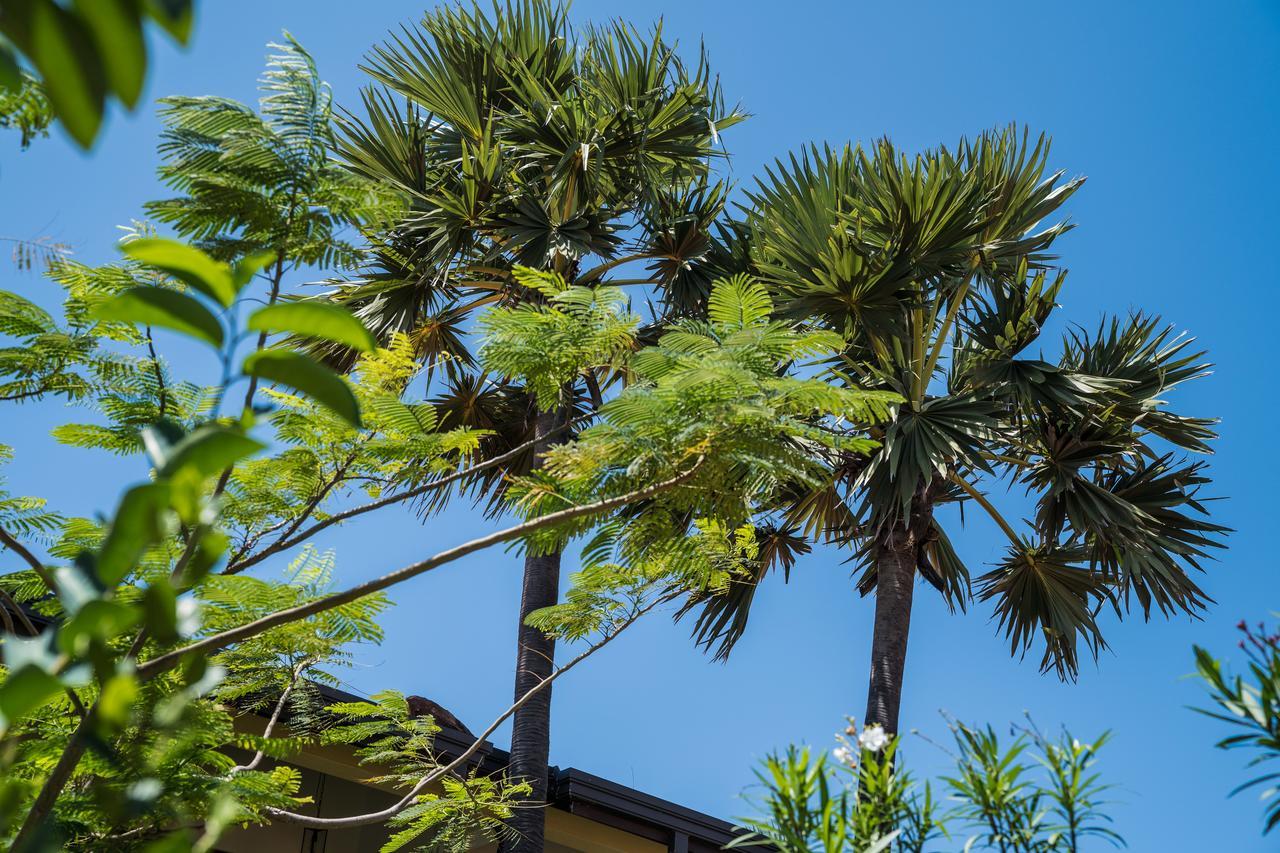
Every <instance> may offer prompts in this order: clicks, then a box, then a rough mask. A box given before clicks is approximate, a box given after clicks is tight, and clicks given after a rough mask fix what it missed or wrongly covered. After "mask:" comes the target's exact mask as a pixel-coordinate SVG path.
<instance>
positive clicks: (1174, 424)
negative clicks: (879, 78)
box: [691, 128, 1225, 732]
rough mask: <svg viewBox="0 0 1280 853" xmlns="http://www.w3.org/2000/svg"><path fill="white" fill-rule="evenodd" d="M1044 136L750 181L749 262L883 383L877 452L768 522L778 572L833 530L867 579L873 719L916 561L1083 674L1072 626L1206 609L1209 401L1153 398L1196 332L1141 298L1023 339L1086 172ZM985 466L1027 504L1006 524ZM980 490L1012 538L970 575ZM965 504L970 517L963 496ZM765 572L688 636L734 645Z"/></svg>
mask: <svg viewBox="0 0 1280 853" xmlns="http://www.w3.org/2000/svg"><path fill="white" fill-rule="evenodd" d="M1047 160H1048V142H1047V140H1046V139H1044V138H1043V137H1041V138H1040V139H1038V140H1035V141H1031V140H1030V139H1029V138H1028V136H1027V134H1026V133H1025V132H1023V133H1021V134H1019V133H1018V131H1017V130H1016V129H1015V128H1008V129H1005V130H1002V131H993V132H988V133H985V134H983V135H981V136H980V137H978V138H977V139H976V140H973V141H962V142H961V143H960V145H959V146H958V147H957V149H956V150H955V151H954V152H953V151H949V150H947V149H946V148H939V149H937V150H935V151H929V152H927V153H925V154H922V155H919V156H916V157H907V156H905V155H904V154H902V153H900V152H899V151H898V150H897V149H895V148H894V146H893V145H892V144H891V143H890V142H888V141H882V142H879V143H878V144H876V145H875V146H874V147H873V148H872V149H871V150H870V151H864V150H862V149H861V148H849V147H846V148H843V149H840V150H832V149H821V150H820V149H817V148H814V149H811V150H808V151H806V152H804V153H802V154H800V155H798V156H792V157H791V158H790V159H789V160H788V161H787V162H779V163H777V165H776V166H775V167H774V168H773V169H771V170H770V171H769V172H768V174H767V176H766V177H765V178H764V179H762V180H761V181H760V182H759V185H758V187H757V189H756V190H755V191H754V192H753V193H750V200H751V209H750V211H749V216H748V220H749V226H750V228H749V231H750V235H751V240H752V252H753V254H752V259H753V262H754V264H755V267H756V269H757V272H758V274H759V276H760V277H761V278H762V280H763V281H764V282H765V283H766V284H767V285H768V286H769V287H770V289H771V291H772V293H773V295H774V298H775V300H776V302H777V304H778V306H779V310H780V312H781V313H783V314H784V315H786V316H789V317H792V318H805V319H807V320H811V321H813V322H816V323H818V324H820V325H821V326H823V327H826V328H829V329H832V330H835V331H838V332H840V333H841V334H842V335H844V336H845V339H846V341H847V347H846V349H845V351H844V353H843V354H842V355H841V357H840V358H839V359H838V360H835V361H833V362H832V363H830V364H829V365H828V375H829V376H830V378H831V380H832V381H833V382H837V383H840V384H842V385H848V386H852V387H858V388H867V389H882V390H891V391H895V392H897V393H898V394H901V395H902V397H903V398H905V400H906V402H905V403H904V404H902V405H901V406H900V407H899V408H898V409H897V412H896V414H895V416H894V417H893V418H892V419H891V420H890V421H889V422H887V423H884V424H880V425H878V426H877V428H876V429H874V430H873V435H874V436H875V437H877V438H879V439H880V440H881V442H882V446H881V448H880V449H879V450H878V451H876V452H875V453H873V454H872V455H871V456H870V457H869V458H866V457H863V458H851V459H849V460H848V461H847V462H846V463H845V464H843V465H839V466H837V469H836V472H835V475H834V476H833V477H832V478H831V481H830V482H829V483H828V484H827V485H826V486H825V487H824V488H822V489H819V490H812V491H807V492H805V493H802V494H796V495H795V496H794V497H793V499H792V503H791V507H790V509H789V510H788V511H787V512H786V513H785V514H784V516H783V518H782V523H781V524H780V526H779V529H778V530H776V531H772V532H771V536H772V537H773V538H774V539H775V540H776V541H777V543H778V547H777V548H776V549H775V554H776V562H777V563H779V564H781V565H782V566H783V567H784V568H786V569H789V568H790V565H791V562H793V561H794V559H795V557H796V555H797V554H798V553H803V552H804V551H805V550H807V548H808V541H807V539H811V538H820V539H826V540H828V541H835V542H837V543H839V544H841V545H844V546H847V547H849V548H851V549H852V550H853V553H854V554H855V555H856V558H857V560H858V561H859V564H860V574H859V575H858V577H857V586H858V589H859V591H860V592H861V593H862V594H863V595H867V594H870V593H872V592H874V593H875V595H876V608H875V626H874V637H873V643H872V651H871V677H870V686H869V691H868V698H867V712H866V722H867V723H868V724H872V723H879V724H881V725H883V726H884V727H885V728H886V729H887V730H889V731H890V732H896V731H898V728H899V725H898V715H899V706H900V704H901V694H902V680H903V671H904V666H905V660H906V650H907V636H908V629H909V627H910V621H911V608H912V598H913V594H914V586H915V580H916V577H917V575H918V576H919V577H921V578H923V579H924V580H925V581H926V582H927V583H929V584H930V585H931V586H933V587H934V588H935V589H936V590H937V591H938V592H939V593H940V594H941V595H942V596H943V598H944V599H945V600H946V602H947V603H948V605H949V606H951V607H952V608H955V607H959V608H962V609H963V608H965V607H966V605H967V604H968V603H969V601H970V600H971V598H972V597H973V596H974V595H976V597H977V598H978V599H979V600H981V601H991V602H993V605H994V608H995V614H996V616H997V617H998V620H999V624H1000V627H1001V629H1002V630H1003V632H1004V635H1005V637H1006V639H1007V640H1008V641H1009V643H1010V646H1011V650H1012V652H1013V653H1014V654H1020V653H1021V654H1025V652H1026V651H1027V650H1028V649H1029V648H1030V647H1031V645H1032V644H1033V643H1035V642H1036V641H1037V639H1039V640H1040V641H1042V642H1043V644H1044V654H1043V658H1042V661H1041V665H1042V668H1043V669H1046V670H1047V669H1050V668H1052V669H1054V670H1056V672H1057V673H1058V675H1059V676H1060V677H1064V678H1074V677H1075V675H1076V673H1077V670H1078V665H1079V653H1078V646H1079V643H1080V642H1083V643H1084V645H1085V646H1086V647H1087V648H1088V649H1089V650H1090V651H1091V652H1092V653H1093V654H1094V655H1095V657H1096V655H1097V653H1098V651H1099V650H1100V649H1102V648H1104V647H1105V641H1104V639H1103V637H1102V633H1101V629H1100V626H1099V623H1098V617H1099V613H1100V611H1101V610H1102V609H1104V607H1105V608H1110V609H1112V610H1114V611H1115V613H1116V614H1117V616H1123V615H1124V614H1127V613H1128V612H1129V611H1130V608H1131V604H1132V603H1133V602H1134V601H1135V600H1136V602H1137V604H1138V606H1139V607H1140V608H1141V610H1142V613H1143V616H1144V617H1148V616H1150V614H1151V611H1152V609H1153V608H1154V609H1156V610H1158V611H1159V612H1161V613H1162V614H1165V615H1169V614H1173V613H1179V612H1185V613H1188V614H1193V615H1194V614H1195V613H1197V612H1198V611H1200V610H1201V609H1202V608H1204V607H1205V605H1206V603H1207V602H1208V601H1209V599H1208V597H1207V596H1206V594H1205V593H1204V592H1203V590H1201V589H1200V587H1199V586H1197V585H1196V583H1195V581H1194V580H1193V579H1192V577H1191V576H1190V575H1189V572H1190V570H1192V569H1196V570H1200V569H1202V562H1203V561H1204V560H1205V559H1206V556H1207V553H1208V552H1209V550H1210V549H1211V548H1213V547H1217V546H1218V545H1219V544H1220V542H1219V537H1220V535H1221V534H1223V533H1224V532H1225V528H1223V527H1221V526H1220V525H1217V524H1214V523H1212V522H1211V521H1209V520H1208V519H1207V518H1206V517H1205V515H1206V513H1205V508H1204V506H1203V504H1202V503H1201V502H1200V500H1198V498H1197V492H1198V490H1199V488H1200V486H1201V485H1203V484H1204V483H1206V482H1207V476H1206V474H1205V471H1204V463H1203V462H1201V461H1190V460H1188V459H1187V458H1185V457H1184V456H1183V455H1180V453H1181V452H1183V451H1186V452H1191V453H1198V454H1203V453H1207V452H1209V446H1208V442H1209V440H1211V439H1212V438H1213V437H1214V432H1213V423H1214V422H1213V421H1212V420H1209V419H1204V418H1194V417H1184V416H1181V415H1177V414H1174V413H1173V412H1171V411H1170V410H1168V409H1167V408H1166V407H1165V397H1166V395H1167V394H1168V393H1169V392H1170V391H1171V390H1172V389H1173V388H1174V387H1176V386H1178V385H1180V384H1182V383H1183V382H1186V381H1188V380H1191V379H1196V378H1199V377H1201V376H1204V375H1205V374H1206V373H1207V372H1208V365H1207V364H1206V363H1205V362H1204V361H1203V353H1199V352H1195V351H1194V350H1192V349H1191V348H1190V346H1191V340H1190V339H1188V338H1185V337H1181V336H1178V335H1175V334H1174V333H1173V332H1172V331H1171V330H1170V329H1169V328H1167V327H1165V326H1163V325H1162V324H1161V322H1160V321H1159V319H1158V318H1156V317H1151V316H1147V315H1144V314H1134V315H1132V316H1128V317H1126V318H1122V319H1109V320H1105V321H1103V322H1102V323H1101V324H1100V326H1099V327H1098V328H1097V330H1096V331H1092V332H1090V331H1085V330H1073V331H1069V332H1068V333H1067V334H1066V335H1065V338H1064V339H1063V341H1062V345H1061V350H1060V353H1059V355H1058V358H1057V360H1056V362H1050V361H1046V360H1045V359H1044V357H1043V356H1041V355H1039V354H1037V353H1034V352H1031V351H1029V350H1030V347H1031V346H1032V345H1033V344H1034V343H1035V342H1036V341H1037V339H1038V338H1039V336H1040V334H1041V331H1042V329H1043V328H1044V325H1045V323H1046V321H1047V320H1048V319H1049V317H1050V315H1051V313H1052V312H1053V310H1054V308H1055V307H1056V300H1057V299H1058V296H1059V294H1060V292H1061V290H1062V287H1063V283H1064V277H1065V273H1064V271H1063V270H1061V269H1060V268H1059V267H1058V266H1057V264H1056V260H1057V259H1056V257H1055V256H1054V255H1052V254H1050V253H1049V252H1050V250H1051V248H1052V246H1053V244H1054V242H1055V241H1056V240H1057V238H1058V237H1059V236H1061V235H1062V234H1063V233H1064V232H1065V231H1067V230H1068V228H1069V226H1068V225H1067V224H1065V223H1062V222H1059V223H1057V224H1053V225H1042V224H1041V223H1042V222H1043V221H1044V220H1045V219H1046V218H1049V217H1052V216H1053V215H1054V214H1055V213H1056V211H1058V209H1059V208H1060V207H1061V205H1062V204H1063V203H1064V202H1065V201H1066V200H1067V199H1068V198H1070V197H1071V195H1072V194H1073V193H1074V192H1075V191H1076V190H1077V189H1078V188H1079V187H1080V185H1081V184H1082V183H1083V179H1079V178H1078V179H1072V180H1068V181H1063V180H1062V173H1057V174H1052V175H1049V174H1047V171H1046V164H1047ZM996 485H1004V486H1005V487H1008V488H1019V489H1024V490H1025V491H1026V492H1027V494H1028V495H1029V496H1030V498H1031V500H1032V501H1033V502H1034V511H1033V513H1032V514H1031V517H1029V518H1028V519H1027V520H1026V521H1025V522H1022V523H1020V524H1015V523H1014V522H1013V521H1011V520H1010V519H1008V518H1006V516H1005V515H1004V514H1002V513H1001V512H1000V511H999V510H998V509H997V507H996V506H995V504H994V503H993V502H992V501H991V500H990V499H989V498H988V496H987V492H988V491H989V490H990V489H991V488H992V487H993V486H996ZM969 503H973V504H977V505H978V506H979V507H980V508H981V509H982V510H983V511H984V512H986V513H987V514H989V515H990V516H991V518H992V519H994V521H995V523H996V524H997V525H998V527H999V528H1000V529H1001V530H1002V531H1003V532H1004V534H1005V535H1006V536H1007V537H1008V540H1009V545H1008V549H1007V552H1006V554H1005V556H1004V557H1003V558H1002V559H1001V560H1000V561H999V562H998V563H997V564H996V565H995V566H993V567H992V568H991V570H990V571H989V572H987V573H985V574H983V575H982V576H981V577H979V578H978V579H977V582H976V588H973V587H972V586H971V575H970V571H969V568H968V567H967V566H966V565H965V564H964V562H963V561H962V560H961V559H960V557H959V556H958V555H957V553H956V551H955V549H954V548H953V547H952V544H951V538H950V536H949V535H948V533H947V530H946V529H945V528H944V525H943V521H942V518H941V517H940V514H939V512H938V511H939V509H940V508H943V507H946V506H948V505H952V504H958V505H961V507H963V506H964V505H965V504H969ZM961 518H963V515H961ZM767 568H768V564H767V563H766V564H764V565H763V566H762V571H761V573H760V574H759V575H758V576H757V577H754V578H747V579H744V580H743V581H742V582H740V583H738V584H736V585H735V586H734V588H732V589H731V590H730V591H729V593H728V594H727V595H724V596H718V597H703V598H702V599H701V600H699V601H696V602H694V603H693V604H692V605H691V606H692V607H694V608H695V609H698V610H699V611H700V612H699V617H698V623H697V627H696V628H695V636H696V637H697V638H698V639H699V640H700V641H701V642H703V643H705V644H707V645H708V646H709V647H711V648H714V649H715V650H716V652H717V654H719V655H724V654H727V653H728V651H729V649H730V648H731V647H732V645H733V643H734V642H735V641H736V640H737V638H738V637H739V636H740V635H741V633H742V630H743V629H744V628H745V625H746V618H747V612H748V609H749V606H750V602H751V598H752V596H753V594H754V591H755V586H756V584H757V583H758V582H759V580H760V579H761V577H763V575H764V573H765V571H766V570H767Z"/></svg>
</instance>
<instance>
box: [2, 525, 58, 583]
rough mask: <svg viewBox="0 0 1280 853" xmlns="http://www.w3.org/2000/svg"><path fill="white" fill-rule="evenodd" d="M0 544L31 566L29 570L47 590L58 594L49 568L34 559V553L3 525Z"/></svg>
mask: <svg viewBox="0 0 1280 853" xmlns="http://www.w3.org/2000/svg"><path fill="white" fill-rule="evenodd" d="M0 545H4V547H6V548H8V549H9V550H10V551H12V552H13V553H15V554H17V555H18V556H19V557H21V558H22V560H23V562H25V563H26V564H27V565H28V566H30V567H31V571H33V572H35V573H36V575H38V576H39V578H40V580H42V581H44V585H45V586H46V587H48V588H49V591H50V592H52V593H53V594H54V595H57V594H58V584H57V582H56V581H54V579H53V575H51V574H49V570H48V569H46V568H45V567H44V564H43V563H41V562H40V561H39V560H38V559H36V555H35V554H32V553H31V552H30V551H29V550H27V546H26V545H23V544H22V543H21V542H19V541H18V540H17V539H15V538H14V537H13V535H12V534H10V533H9V531H7V530H5V529H4V528H3V527H0Z"/></svg>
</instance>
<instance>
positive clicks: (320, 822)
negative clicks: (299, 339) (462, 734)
mask: <svg viewBox="0 0 1280 853" xmlns="http://www.w3.org/2000/svg"><path fill="white" fill-rule="evenodd" d="M665 600H666V599H665V598H657V599H655V600H653V601H652V602H650V603H649V604H646V605H644V606H643V607H641V608H639V609H637V610H636V611H635V612H634V613H632V614H631V615H630V616H629V617H627V619H626V621H624V622H623V623H622V624H620V625H619V626H617V627H616V628H614V629H613V631H611V632H610V633H609V634H607V635H606V636H604V637H602V638H601V639H600V640H599V641H598V642H596V643H594V644H592V645H591V646H589V647H588V648H586V649H584V650H583V651H582V653H581V654H579V655H577V656H576V657H574V658H573V660H571V661H569V662H568V663H566V664H565V665H564V666H562V667H559V668H557V669H556V670H555V671H554V672H552V673H551V674H550V675H548V676H547V677H546V678H544V679H542V680H541V681H539V682H538V683H537V684H535V685H534V686H533V687H531V688H529V690H528V691H527V692H525V694H524V695H523V696H521V697H520V698H519V699H518V700H516V701H515V702H514V703H513V704H512V705H511V706H510V707H509V708H507V710H505V711H503V712H502V713H501V714H499V715H498V716H497V717H496V718H495V719H494V720H493V722H492V723H490V724H489V727H488V728H486V729H485V730H484V731H483V732H481V733H480V734H479V735H478V736H477V737H476V739H475V741H474V742H473V743H472V744H471V746H469V747H467V749H465V750H463V752H462V754H460V755H459V756H458V757H457V758H455V759H453V760H452V761H450V762H449V763H448V764H446V765H444V766H443V767H437V768H436V769H435V770H432V771H431V772H430V773H428V774H427V775H425V776H423V777H422V778H421V779H419V780H418V782H417V783H416V784H415V785H414V786H413V788H411V789H410V790H409V792H408V793H407V794H405V795H404V797H403V798H402V799H401V800H400V801H399V802H397V803H395V804H394V805H391V806H388V807H387V808H385V809H383V810H381V811H377V812H371V813H369V814H362V815H352V816H350V817H328V818H325V817H313V816H311V815H304V814H298V813H297V812H289V811H284V810H282V809H273V808H268V809H267V810H266V812H267V814H269V815H271V817H273V818H275V819H276V820H279V821H281V822H283V823H291V824H294V825H296V826H306V827H311V828H313V829H350V828H353V827H357V826H368V825H369V824H372V823H382V822H383V821H385V820H389V819H390V818H393V817H395V816H396V815H397V814H399V813H400V812H402V811H404V810H405V809H407V808H408V807H409V806H411V805H413V802H414V801H415V800H416V799H417V798H418V796H419V795H420V794H422V792H423V791H425V790H426V789H427V787H428V786H429V785H431V784H432V783H433V782H436V781H438V780H440V779H442V778H444V777H445V776H447V775H449V774H450V773H453V772H454V771H455V770H457V769H458V768H459V767H461V766H463V765H464V764H465V763H466V762H467V761H469V760H470V759H471V757H472V756H473V755H475V754H476V753H477V752H479V751H480V749H481V748H482V747H483V746H484V744H485V742H486V741H487V739H488V738H489V736H490V735H491V734H493V733H494V732H495V731H497V729H498V727H499V726H501V725H502V724H503V723H504V722H506V721H507V719H508V718H509V717H511V716H512V715H513V714H515V712H516V711H518V710H520V708H522V707H523V706H524V705H525V703H527V702H528V701H529V700H530V699H532V698H533V697H534V696H536V695H537V694H538V693H540V692H541V691H542V690H544V689H546V688H547V687H549V686H550V685H551V683H552V682H554V681H555V680H556V679H557V678H559V677H560V676H562V675H564V674H565V673H566V672H568V671H569V670H571V669H573V668H574V667H575V666H577V665H578V664H580V663H582V662H583V661H584V660H586V659H587V658H589V657H591V655H593V654H595V653H596V652H598V651H600V650H601V649H603V648H604V647H605V646H607V645H609V643H611V642H612V641H613V640H614V638H615V637H617V636H618V635H619V634H621V633H622V632H623V631H625V630H626V629H627V628H630V627H631V626H632V625H633V624H635V622H636V620H638V619H639V618H640V617H641V616H643V615H644V614H646V613H648V612H649V611H650V610H652V609H653V608H654V607H657V606H658V605H659V604H661V603H662V602H663V601H665Z"/></svg>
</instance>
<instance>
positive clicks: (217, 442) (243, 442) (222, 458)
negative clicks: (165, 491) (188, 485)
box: [157, 424, 266, 482]
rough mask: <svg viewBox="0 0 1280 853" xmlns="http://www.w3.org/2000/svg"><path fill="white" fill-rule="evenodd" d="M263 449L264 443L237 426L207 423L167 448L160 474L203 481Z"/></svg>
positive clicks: (165, 476) (166, 476) (167, 476)
mask: <svg viewBox="0 0 1280 853" xmlns="http://www.w3.org/2000/svg"><path fill="white" fill-rule="evenodd" d="M264 447H266V445H265V444H263V443H262V442H260V441H258V440H257V439H253V438H250V437H249V436H247V435H245V434H244V433H243V432H242V431H241V430H240V429H239V428H238V427H226V426H222V425H220V424H205V425H204V426H201V427H199V428H197V429H195V430H193V431H191V432H190V433H188V434H187V435H185V436H183V437H182V438H181V439H179V440H178V442H177V443H176V444H174V445H172V446H171V447H170V448H168V452H167V453H166V455H165V458H164V461H163V463H162V464H161V465H160V466H159V470H158V472H157V473H158V474H159V476H161V477H164V478H170V477H177V476H179V475H180V474H183V473H184V472H190V473H192V474H194V475H195V476H196V477H197V478H198V479H199V480H200V481H201V482H203V481H204V480H206V479H208V478H209V477H212V476H214V475H215V474H221V473H222V472H223V471H225V470H226V469H228V468H230V467H231V466H232V465H234V464H235V463H237V462H239V461H240V460H241V459H244V458H245V457H247V456H252V455H253V454H255V453H257V452H258V451H260V450H262V449H263V448H264Z"/></svg>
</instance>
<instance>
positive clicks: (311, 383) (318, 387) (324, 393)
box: [243, 350, 361, 429]
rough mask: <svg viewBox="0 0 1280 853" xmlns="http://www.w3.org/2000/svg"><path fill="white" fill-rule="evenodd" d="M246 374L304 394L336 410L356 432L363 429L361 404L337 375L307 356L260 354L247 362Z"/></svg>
mask: <svg viewBox="0 0 1280 853" xmlns="http://www.w3.org/2000/svg"><path fill="white" fill-rule="evenodd" d="M243 370H244V372H245V373H247V374H248V375H250V376H258V377H261V378H262V379H266V380H269V381H271V382H278V383H280V384H281V385H285V386H287V387H289V388H293V389H294V390H296V391H301V392H302V393H303V394H306V395H307V396H308V397H310V398H312V399H313V400H315V401H316V402H317V403H320V404H321V405H323V406H326V407H328V408H329V409H331V410H333V412H334V413H335V414H336V415H338V416H339V417H341V418H343V419H344V420H346V421H347V422H348V423H350V424H351V425H352V426H353V427H355V428H356V429H359V428H360V427H361V421H360V404H359V403H357V402H356V396H355V394H353V393H351V389H350V388H349V387H348V386H347V383H345V382H343V381H342V378H341V377H340V376H338V374H336V373H334V372H333V371H332V370H330V369H329V368H327V367H324V366H323V365H321V364H318V363H317V362H315V361H313V360H312V359H310V358H308V357H307V356H305V355H301V354H299V353H296V352H286V351H284V350H261V351H259V352H255V353H253V354H252V355H250V356H249V357H248V358H246V359H245V360H244V367H243Z"/></svg>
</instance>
